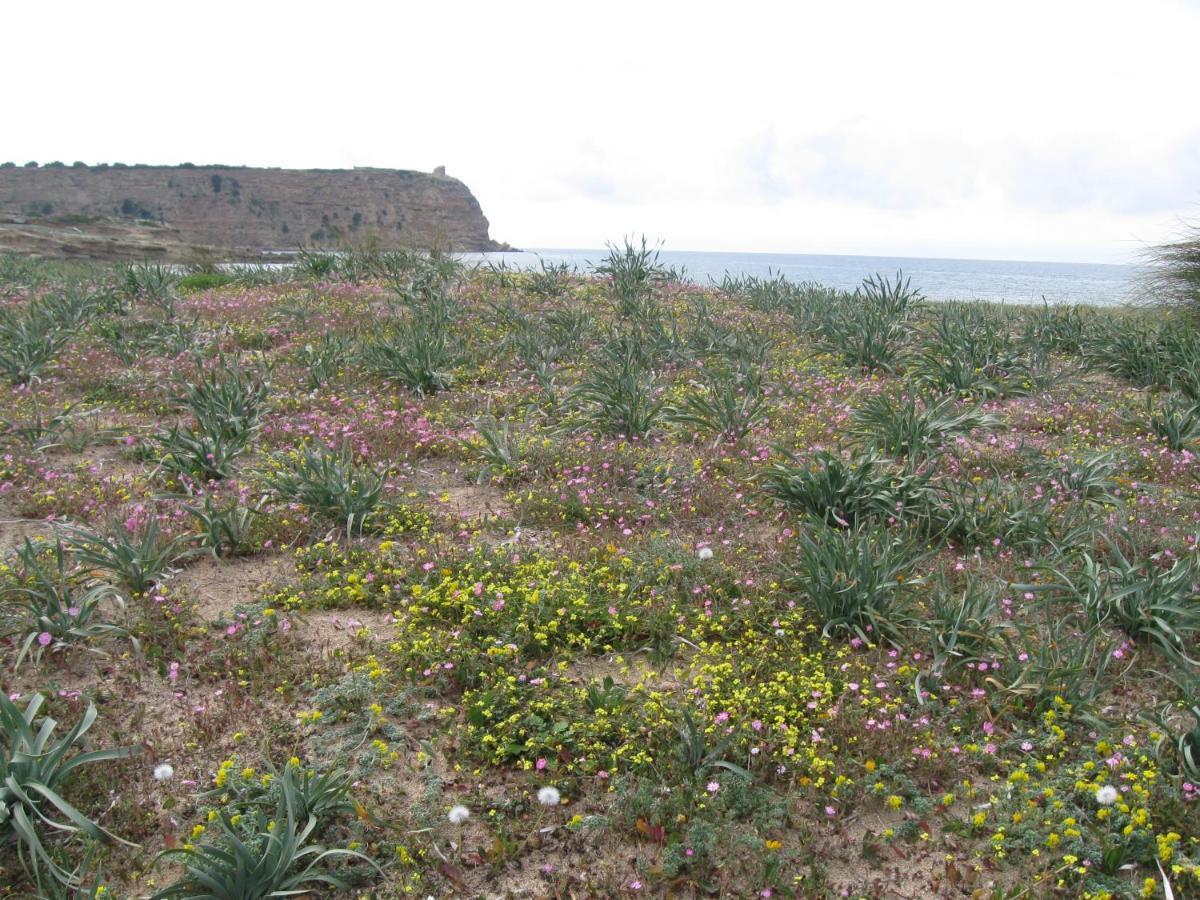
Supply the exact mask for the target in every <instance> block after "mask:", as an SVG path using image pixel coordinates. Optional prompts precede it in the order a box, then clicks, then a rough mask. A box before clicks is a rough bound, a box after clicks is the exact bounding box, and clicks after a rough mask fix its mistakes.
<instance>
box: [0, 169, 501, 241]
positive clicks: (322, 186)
mask: <svg viewBox="0 0 1200 900" xmlns="http://www.w3.org/2000/svg"><path fill="white" fill-rule="evenodd" d="M0 213H2V214H8V215H13V216H29V217H41V218H44V217H53V218H54V219H58V220H62V219H64V218H66V219H67V220H70V219H76V220H77V221H76V222H75V224H76V225H77V226H78V227H80V228H81V229H83V230H85V231H86V229H87V224H88V223H87V220H88V219H93V218H94V219H99V218H112V217H117V218H121V219H127V220H130V221H131V222H132V221H134V220H139V219H143V220H146V219H148V220H152V221H155V222H159V223H162V224H164V225H166V226H169V228H170V229H171V230H172V231H173V232H175V233H176V234H177V236H178V239H179V240H180V241H182V242H185V243H187V244H195V245H205V246H209V247H220V248H226V249H229V250H233V251H237V252H239V253H245V252H247V251H251V252H258V251H264V250H294V249H295V248H296V247H300V246H303V247H331V248H337V247H345V246H360V245H363V244H374V245H376V246H379V247H381V248H388V247H418V248H429V247H439V248H442V249H450V250H461V251H471V250H494V249H499V246H500V245H498V244H496V242H495V241H492V240H491V238H490V237H489V236H488V221H487V219H485V218H484V216H483V211H482V210H481V209H480V207H479V202H478V201H477V200H476V199H475V197H474V196H473V195H472V194H471V192H470V190H468V188H467V186H466V185H465V184H463V183H462V182H461V181H459V180H458V179H456V178H450V177H447V176H446V175H444V174H436V175H430V174H425V173H423V172H408V171H402V170H396V169H336V170H308V169H304V170H301V169H248V168H226V167H210V166H196V167H191V166H131V167H128V168H126V167H120V168H83V167H78V168H76V167H65V168H58V167H51V168H47V167H43V168H36V169H35V168H24V167H21V168H0Z"/></svg>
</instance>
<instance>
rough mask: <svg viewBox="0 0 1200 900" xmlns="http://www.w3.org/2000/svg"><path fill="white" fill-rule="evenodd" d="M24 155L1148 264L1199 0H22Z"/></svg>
mask: <svg viewBox="0 0 1200 900" xmlns="http://www.w3.org/2000/svg"><path fill="white" fill-rule="evenodd" d="M0 21H3V28H4V31H5V32H6V34H5V39H4V44H5V48H4V51H3V53H2V54H0V77H2V78H3V84H4V86H5V87H4V104H3V125H2V127H0V161H2V160H4V159H11V160H14V161H16V162H18V163H22V162H25V161H26V160H29V159H36V160H38V161H40V162H48V161H51V160H63V161H65V162H68V163H70V162H72V161H73V160H76V159H82V160H84V161H86V162H89V163H91V162H114V161H120V162H127V163H132V162H147V163H179V162H184V161H191V162H195V163H210V162H213V163H228V164H244V165H261V166H288V167H292V166H295V167H326V168H328V167H348V166H386V167H395V168H408V169H421V170H430V169H432V168H433V167H434V166H437V165H445V166H446V168H447V170H448V173H449V174H451V175H454V176H457V177H459V178H461V179H462V180H463V181H464V182H466V184H467V185H468V186H469V187H470V188H471V189H472V190H473V191H474V193H475V195H476V196H477V197H478V198H479V201H480V203H481V204H482V206H483V210H484V213H485V214H486V215H487V216H488V218H489V219H490V220H491V224H492V236H493V237H495V238H497V239H499V240H504V241H508V242H510V243H512V244H514V245H517V246H524V247H598V246H602V245H603V243H604V242H605V241H606V240H609V239H614V238H619V237H620V236H621V235H622V234H625V233H631V232H639V233H640V232H645V233H646V234H648V235H650V236H652V237H657V238H661V239H663V240H665V242H666V246H667V247H668V248H670V249H675V250H691V249H697V250H700V249H707V250H763V251H792V252H800V253H804V252H809V253H862V254H881V255H910V256H959V257H978V258H1007V259H1048V260H1055V259H1063V260H1080V261H1097V262H1123V261H1127V260H1128V259H1130V258H1131V257H1132V256H1133V255H1134V254H1135V253H1136V252H1137V250H1138V249H1139V248H1140V247H1142V246H1143V245H1144V244H1145V243H1147V242H1153V241H1158V240H1163V239H1166V238H1169V237H1170V236H1171V235H1172V234H1174V233H1176V232H1177V231H1178V229H1179V227H1180V222H1181V220H1183V219H1188V218H1195V217H1196V216H1197V213H1198V212H1200V102H1198V101H1197V99H1196V84H1197V81H1198V78H1200V76H1198V75H1197V70H1196V59H1197V57H1196V54H1197V47H1200V3H1195V2H1192V3H1184V2H1156V0H1137V2H1133V0H1126V2H1123V3H1105V2H1097V0H1087V2H1078V3H1076V2H1057V0H1039V2H1032V3H1025V2H1013V0H1008V2H1004V3H986V4H985V3H981V2H971V0H958V2H946V3H923V2H881V3H865V2H864V3H854V2H844V3H831V2H828V0H822V2H819V3H807V2H779V3H753V2H744V0H743V2H732V0H726V2H721V3H712V4H708V3H703V2H695V0H693V2H690V3H665V2H664V3H656V2H653V0H642V2H641V3H624V2H617V0H605V2H594V3H583V2H570V0H558V2H553V3H527V2H522V0H509V2H506V3H496V2H490V3H450V2H423V3H407V2H395V0H392V2H382V0H381V2H378V3H364V2H354V0H342V2H338V3H330V2H320V3H307V2H302V0H291V2H287V3H275V2H265V0H241V2H238V3H227V2H222V0H208V2H205V3H173V2H163V0H156V2H147V3H135V2H122V0H113V2H105V3H95V2H89V3H77V2H70V0H69V2H59V3H54V4H51V3H28V2H23V3H10V4H6V7H5V11H4V15H3V17H2V19H0Z"/></svg>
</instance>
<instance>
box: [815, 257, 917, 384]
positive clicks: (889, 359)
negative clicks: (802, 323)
mask: <svg viewBox="0 0 1200 900" xmlns="http://www.w3.org/2000/svg"><path fill="white" fill-rule="evenodd" d="M922 299H923V298H922V297H921V294H920V292H918V291H914V290H913V289H912V287H911V279H906V278H904V275H903V273H901V272H897V273H896V280H895V281H891V280H889V279H887V278H884V277H882V276H871V277H870V278H867V279H866V280H864V281H863V284H862V288H861V289H860V290H859V291H856V292H855V293H854V294H852V295H846V296H845V297H839V298H837V300H835V301H834V302H832V303H826V304H821V306H820V313H819V315H814V316H812V317H811V319H809V322H810V323H811V325H812V326H813V327H814V328H815V330H816V332H817V343H818V346H819V347H820V348H821V349H823V350H825V351H827V352H830V353H834V354H837V355H838V356H840V357H841V358H842V360H843V362H845V364H846V365H848V366H853V367H854V368H857V369H860V370H861V371H863V372H875V371H884V372H891V371H894V370H895V369H896V367H897V365H898V364H899V359H900V352H901V350H902V349H903V346H904V344H905V342H906V341H907V339H908V336H909V334H910V330H911V329H910V326H909V319H910V318H911V317H912V315H913V314H914V313H915V311H916V309H917V308H918V306H919V305H920V303H921V301H922Z"/></svg>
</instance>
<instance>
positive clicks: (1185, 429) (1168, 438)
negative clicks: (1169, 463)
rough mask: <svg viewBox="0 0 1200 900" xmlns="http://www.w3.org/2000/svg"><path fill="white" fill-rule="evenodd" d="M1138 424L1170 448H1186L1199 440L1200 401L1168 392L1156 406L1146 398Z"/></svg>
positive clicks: (1151, 400)
mask: <svg viewBox="0 0 1200 900" xmlns="http://www.w3.org/2000/svg"><path fill="white" fill-rule="evenodd" d="M1137 424H1139V425H1141V426H1142V427H1143V428H1145V429H1146V431H1147V432H1149V433H1150V434H1153V435H1154V436H1155V437H1156V438H1158V439H1159V440H1160V441H1161V442H1162V443H1163V444H1165V445H1166V446H1167V447H1169V448H1170V449H1171V450H1186V449H1187V448H1188V447H1190V446H1192V445H1194V444H1195V443H1196V441H1197V440H1200V403H1197V402H1196V401H1194V400H1188V399H1185V398H1184V397H1181V396H1180V395H1179V394H1175V393H1172V394H1169V395H1167V398H1166V400H1164V401H1163V402H1162V403H1161V404H1159V405H1158V406H1157V407H1156V406H1155V404H1154V401H1153V399H1152V398H1147V400H1146V416H1145V418H1143V419H1141V420H1139V421H1138V423H1137Z"/></svg>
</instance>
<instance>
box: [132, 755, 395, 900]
mask: <svg viewBox="0 0 1200 900" xmlns="http://www.w3.org/2000/svg"><path fill="white" fill-rule="evenodd" d="M288 769H290V767H287V768H285V772H284V775H283V777H281V778H280V783H281V785H282V788H283V790H282V793H281V796H280V798H279V801H278V803H277V805H276V807H275V809H274V811H263V810H261V809H255V810H253V811H251V812H250V813H248V814H246V815H244V816H243V817H242V819H241V820H239V821H238V822H237V823H236V824H235V822H234V821H233V817H232V816H230V814H229V813H228V812H226V811H225V810H220V811H219V812H218V814H217V820H216V823H215V824H216V828H215V829H214V830H215V831H216V832H217V836H216V840H215V841H212V842H206V843H201V844H196V845H193V846H191V847H186V848H183V849H178V850H166V851H164V852H163V853H161V854H159V857H158V858H159V859H160V860H162V859H166V860H170V861H172V862H177V863H179V864H180V865H182V866H183V868H184V875H183V877H181V878H180V879H179V880H178V881H176V882H175V883H174V884H172V885H170V886H169V887H167V888H165V889H164V890H161V891H159V892H158V893H156V894H155V895H154V897H153V900H183V898H207V900H250V898H265V897H285V896H296V895H301V894H307V893H309V892H310V891H311V890H312V889H313V887H314V886H315V885H324V886H326V887H329V888H333V889H335V890H346V889H347V888H348V887H349V884H348V883H347V882H346V881H345V880H344V879H342V878H339V877H337V876H336V875H334V874H332V873H330V872H329V871H328V870H327V868H326V864H327V863H329V862H332V861H334V860H359V861H362V862H365V863H367V864H368V865H370V866H372V867H374V868H375V869H376V871H379V867H378V866H376V865H375V863H374V862H372V861H371V859H370V858H369V857H367V856H364V855H363V854H362V853H358V852H356V851H354V850H343V849H327V848H326V847H324V846H323V845H321V844H319V843H316V842H315V838H316V836H317V832H318V828H319V826H320V824H321V822H320V818H319V817H318V815H317V813H316V812H315V811H313V810H312V809H311V808H310V806H311V800H312V798H311V797H309V798H306V796H305V794H304V789H303V788H302V787H301V785H300V784H299V783H298V782H297V780H296V778H295V777H293V776H291V775H290V774H289V773H288ZM380 874H382V872H381V873H380Z"/></svg>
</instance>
